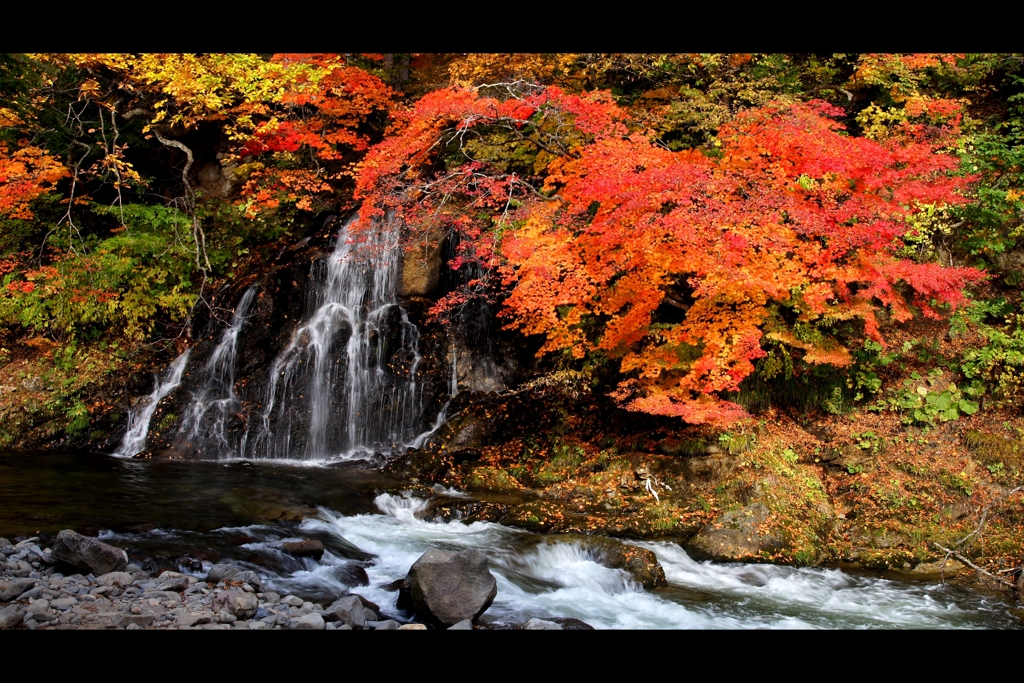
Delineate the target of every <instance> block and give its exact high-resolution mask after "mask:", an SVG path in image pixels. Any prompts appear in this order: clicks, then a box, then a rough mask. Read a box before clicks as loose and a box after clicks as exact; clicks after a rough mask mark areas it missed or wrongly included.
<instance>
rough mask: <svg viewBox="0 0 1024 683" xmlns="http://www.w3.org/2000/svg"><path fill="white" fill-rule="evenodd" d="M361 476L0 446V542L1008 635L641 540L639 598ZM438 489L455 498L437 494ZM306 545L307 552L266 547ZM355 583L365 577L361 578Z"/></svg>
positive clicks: (631, 622) (179, 564) (882, 582)
mask: <svg viewBox="0 0 1024 683" xmlns="http://www.w3.org/2000/svg"><path fill="white" fill-rule="evenodd" d="M385 489H388V490H392V491H395V490H401V482H400V481H398V480H395V479H393V478H391V477H389V476H388V475H385V474H382V473H380V472H378V471H375V470H368V469H355V468H352V467H351V466H339V465H333V466H330V465H327V466H325V465H322V464H320V465H305V466H303V465H300V464H296V463H286V462H266V461H263V462H260V461H257V462H255V463H253V462H248V461H231V462H214V461H211V462H187V463H182V462H169V461H143V460H131V459H124V458H115V457H110V456H107V455H100V454H91V453H69V452H64V453H52V452H48V453H24V452H18V453H13V452H0V500H2V501H3V505H2V506H0V537H6V538H9V539H11V540H14V539H15V538H16V537H20V536H27V535H30V534H31V535H37V534H38V533H46V534H50V535H55V534H56V533H57V532H58V531H59V530H61V529H65V528H72V529H75V530H77V531H79V532H82V533H87V534H98V535H99V536H100V537H101V538H102V539H103V540H105V541H106V542H108V543H112V544H114V545H118V546H120V547H124V548H126V549H127V550H128V552H129V556H130V557H131V559H132V561H135V562H138V563H140V564H142V565H143V566H144V568H146V569H147V570H149V571H154V570H159V569H161V568H167V569H175V570H178V571H184V572H187V573H192V574H195V575H203V573H204V572H205V571H206V570H208V569H209V567H210V566H212V564H213V563H214V562H217V561H219V560H224V559H228V560H232V561H234V562H236V563H238V564H241V565H243V566H246V567H248V568H251V569H254V570H256V571H257V572H259V573H260V575H261V576H263V577H265V582H266V584H267V585H268V586H269V587H270V588H272V589H273V590H276V591H279V592H280V593H281V594H282V595H284V594H286V593H293V594H295V595H298V596H299V597H302V598H304V599H308V600H312V601H320V602H323V603H324V604H327V602H329V601H330V600H332V599H334V598H336V597H338V596H340V595H343V594H345V593H347V592H348V591H350V590H351V591H353V592H358V593H359V594H361V595H363V596H364V597H366V598H368V599H370V600H372V601H374V602H376V603H377V604H378V605H380V606H381V608H382V611H383V612H385V613H391V614H395V615H400V613H399V612H398V611H397V609H396V607H395V600H396V598H397V595H398V594H397V592H395V591H393V590H389V589H388V586H389V584H391V583H393V582H394V581H396V580H397V579H401V578H403V577H404V576H405V574H406V572H408V569H409V567H410V566H411V565H412V563H413V562H414V561H415V560H416V559H417V558H418V557H419V556H420V555H421V554H422V553H423V552H424V551H426V550H428V549H430V548H441V549H451V550H462V549H466V548H475V549H478V550H480V551H482V552H484V553H485V554H486V555H487V556H488V558H489V561H490V566H491V571H492V572H493V573H494V574H495V576H496V578H497V581H498V595H497V598H496V600H495V601H494V604H493V605H492V606H491V607H490V609H488V610H487V612H485V613H484V615H483V617H482V618H481V622H482V623H484V624H490V625H492V626H494V627H510V626H514V625H515V624H518V623H522V622H525V621H526V620H528V619H529V618H531V617H542V618H543V617H573V618H576V619H581V620H583V621H585V622H586V623H588V624H590V625H592V626H594V627H595V628H620V629H680V628H771V629H775V628H929V629H944V628H1019V627H1021V625H1022V618H1024V611H1022V610H1021V609H1020V608H1019V607H1018V606H1016V605H1015V604H1014V603H1013V601H1012V600H1010V599H1008V598H1006V597H1004V596H1001V595H997V594H988V593H984V592H980V591H977V590H973V589H970V588H967V587H965V586H961V585H955V584H946V585H943V584H939V583H932V582H912V581H902V580H897V579H895V578H890V577H882V576H880V575H876V574H867V573H857V574H854V573H849V572H845V571H842V570H840V569H835V568H831V569H829V568H816V569H806V568H804V569H794V568H789V567H778V566H770V565H746V564H714V563H709V562H695V561H693V560H692V559H690V558H689V557H688V556H687V555H686V553H685V552H684V551H683V550H682V548H681V547H680V546H679V545H677V544H675V543H672V542H669V541H661V542H640V543H637V545H641V546H643V547H645V548H649V549H650V550H652V551H653V552H654V553H655V554H656V555H657V556H658V559H659V561H660V562H661V564H662V565H663V567H664V569H665V573H666V576H667V578H668V582H669V585H668V586H667V587H664V588H659V589H655V590H653V591H645V590H644V589H642V588H641V587H639V586H638V585H636V584H635V583H634V582H633V581H632V580H631V578H630V577H629V575H628V574H626V573H625V572H623V571H622V570H617V569H608V568H606V567H604V566H601V565H600V564H598V563H597V562H595V561H594V560H593V559H592V558H591V557H590V556H589V555H588V552H587V551H586V550H585V549H584V548H582V547H581V546H579V545H578V544H576V543H573V542H571V541H564V540H560V539H559V538H558V537H552V536H540V535H537V534H533V533H528V532H525V531H520V530H516V529H511V528H508V527H504V526H501V525H499V524H492V523H486V522H474V523H472V524H468V525H467V524H463V523H461V522H450V523H436V522H426V521H423V520H422V519H420V516H421V515H418V513H421V512H423V511H424V510H425V509H426V508H427V506H428V501H426V500H424V499H421V498H417V497H415V496H413V495H410V494H394V493H384V492H383V491H384V490H385ZM443 495H449V496H459V495H467V494H460V493H458V492H444V494H443ZM310 537H313V538H317V539H320V540H321V541H322V542H323V543H324V545H325V546H326V548H327V552H326V553H325V554H324V556H323V557H322V558H321V559H320V560H319V561H317V560H314V559H312V558H308V557H306V558H297V557H292V556H290V555H287V554H286V553H283V552H282V551H281V550H280V549H279V546H280V544H281V543H283V542H286V541H288V540H298V539H302V538H310ZM367 584H368V585H367Z"/></svg>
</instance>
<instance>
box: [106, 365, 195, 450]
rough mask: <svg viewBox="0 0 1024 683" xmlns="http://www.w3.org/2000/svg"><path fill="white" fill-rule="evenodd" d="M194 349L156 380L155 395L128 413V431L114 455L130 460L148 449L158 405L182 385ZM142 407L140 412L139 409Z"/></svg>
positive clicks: (137, 404)
mask: <svg viewBox="0 0 1024 683" xmlns="http://www.w3.org/2000/svg"><path fill="white" fill-rule="evenodd" d="M191 351H192V349H185V352H184V353H182V354H181V355H180V356H178V357H177V358H176V359H175V360H174V362H173V363H171V364H170V366H168V368H167V370H166V371H164V376H163V377H162V378H160V377H157V378H156V386H154V387H153V393H151V394H150V395H149V396H147V397H145V398H140V399H139V400H138V402H137V403H136V404H135V405H134V406H132V409H131V412H129V413H128V431H127V432H125V435H124V439H122V440H121V446H120V447H119V448H118V449H117V451H116V452H115V453H114V455H116V456H119V457H122V458H130V457H131V456H133V455H136V454H137V453H141V452H142V451H143V449H145V448H146V436H148V435H149V421H150V420H151V419H153V413H154V412H156V407H157V404H159V403H160V401H162V400H163V399H164V398H165V397H166V396H168V395H169V394H170V393H171V392H172V391H174V390H175V389H177V388H178V385H179V384H181V375H182V373H183V372H184V371H185V364H186V363H188V356H189V353H191ZM140 405H141V407H142V409H141V410H140V409H139V407H140Z"/></svg>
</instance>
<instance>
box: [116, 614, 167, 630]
mask: <svg viewBox="0 0 1024 683" xmlns="http://www.w3.org/2000/svg"><path fill="white" fill-rule="evenodd" d="M155 620H156V615H154V614H118V615H117V616H115V617H114V618H113V619H111V620H110V625H111V626H113V627H114V628H127V627H128V626H129V625H130V624H137V625H138V626H149V625H150V624H152V623H153V622H154V621H155Z"/></svg>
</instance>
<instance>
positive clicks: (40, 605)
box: [25, 600, 50, 614]
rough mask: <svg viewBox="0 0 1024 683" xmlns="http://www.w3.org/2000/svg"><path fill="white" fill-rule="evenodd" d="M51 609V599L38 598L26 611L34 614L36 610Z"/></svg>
mask: <svg viewBox="0 0 1024 683" xmlns="http://www.w3.org/2000/svg"><path fill="white" fill-rule="evenodd" d="M49 609H50V601H49V600H36V601H35V602H33V603H32V604H31V605H29V606H28V607H27V608H26V609H25V611H26V612H28V613H29V614H33V613H35V612H46V611H47V610H49Z"/></svg>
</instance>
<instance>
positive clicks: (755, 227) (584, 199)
mask: <svg viewBox="0 0 1024 683" xmlns="http://www.w3.org/2000/svg"><path fill="white" fill-rule="evenodd" d="M1014 59H1016V58H1007V57H1004V56H966V55H931V54H929V55H876V54H865V55H781V54H780V55H697V54H664V55H618V54H606V55H586V56H584V55H573V54H563V55H540V54H538V55H517V56H514V57H509V56H503V55H454V56H453V55H447V56H445V55H374V54H345V55H340V54H336V55H319V54H284V55H273V56H266V55H245V54H228V55H225V54H141V55H126V54H89V55H85V54H68V55H21V56H17V55H16V56H7V57H5V58H4V59H3V60H0V89H2V95H3V101H2V102H0V221H2V222H3V225H4V233H5V234H4V235H2V236H0V250H2V251H0V259H2V260H0V266H2V267H0V276H2V277H3V278H4V282H3V287H2V289H0V318H2V319H3V324H4V325H5V326H7V328H8V329H12V330H13V329H15V328H17V327H18V326H20V329H23V330H29V331H32V332H34V333H45V334H48V335H50V336H52V337H54V338H56V339H59V340H62V341H68V340H76V339H98V338H101V337H104V336H105V335H109V334H110V329H112V328H113V329H117V330H120V331H121V332H123V333H124V334H126V335H127V336H129V337H130V338H132V339H133V340H134V341H136V342H141V341H144V340H146V339H149V338H151V337H154V336H160V335H163V337H164V338H168V337H173V336H175V335H180V334H184V333H187V330H188V323H189V320H190V319H191V315H192V313H193V311H194V310H195V307H196V306H199V305H202V304H203V303H204V302H206V298H205V295H206V293H207V292H208V291H210V287H212V286H213V285H216V284H218V283H223V282H225V281H229V280H230V279H232V278H234V277H236V275H237V274H238V273H241V272H242V271H243V270H244V269H245V268H247V267H252V263H251V262H250V260H251V259H252V257H253V254H255V253H256V252H257V251H258V250H259V249H261V248H262V247H263V246H265V245H268V244H274V243H275V241H276V240H282V239H285V240H286V239H289V238H293V237H297V236H299V235H302V234H305V233H307V232H308V230H309V225H310V224H312V223H315V220H314V218H315V217H316V216H317V215H318V214H321V213H322V212H324V211H347V210H353V209H355V208H356V207H358V208H359V212H360V216H361V219H362V220H361V226H362V227H363V229H368V230H372V229H374V226H375V225H376V221H377V220H378V219H379V218H380V217H381V216H383V215H384V214H391V215H398V216H400V217H401V218H402V219H403V220H404V221H405V224H406V226H407V230H406V236H407V237H408V238H409V240H410V242H411V243H416V244H430V245H432V248H436V249H440V248H441V247H442V246H443V245H445V244H447V245H454V246H453V248H454V250H455V254H454V256H452V257H451V258H450V259H449V261H448V263H447V264H446V267H448V268H451V269H453V270H455V271H459V272H462V273H465V274H466V275H465V277H463V279H462V280H461V283H462V284H461V285H460V286H458V287H453V288H450V289H449V290H448V291H444V292H441V293H440V294H439V300H438V301H436V302H435V305H434V307H433V314H434V315H435V316H438V317H441V318H443V317H444V316H445V315H446V314H448V313H449V312H450V311H452V310H455V309H458V308H459V307H460V306H462V305H464V304H466V303H467V302H468V301H471V300H472V299H473V298H474V297H482V298H485V299H487V300H488V301H490V302H492V303H499V302H500V304H501V307H500V310H501V316H502V318H501V320H502V322H503V324H504V325H505V326H506V327H507V328H508V329H514V330H519V331H520V332H521V333H523V334H525V335H530V336H532V337H534V338H536V339H540V340H542V342H541V345H540V354H541V355H543V356H546V357H548V358H552V357H556V358H559V359H560V361H559V362H562V363H568V364H572V363H576V364H577V365H584V364H588V365H601V366H602V367H611V368H613V371H614V372H613V374H614V380H613V382H612V384H611V385H609V386H606V387H605V388H606V389H607V390H608V391H609V392H611V395H612V396H613V397H614V398H615V400H617V401H618V402H619V403H620V404H621V405H623V406H625V407H627V408H629V409H630V410H636V411H642V412H645V413H651V414H656V415H666V416H674V417H678V418H681V419H682V420H684V421H686V422H688V423H698V424H699V423H715V424H718V423H727V422H730V421H733V420H736V419H737V418H740V417H742V416H743V415H744V414H745V413H744V410H743V408H741V407H740V405H738V403H737V402H736V399H735V395H736V393H737V392H738V391H740V390H741V388H742V386H743V385H744V384H745V383H748V382H750V381H751V379H752V377H753V375H754V374H755V371H756V369H757V367H758V363H759V362H760V361H761V360H762V359H764V358H765V356H766V354H769V353H772V352H773V350H780V351H779V352H780V353H783V354H784V355H785V356H786V358H788V359H791V360H792V359H795V361H796V362H797V363H798V364H800V366H801V367H803V368H823V367H828V368H835V369H837V371H840V372H842V371H844V370H846V369H849V368H851V367H852V364H853V363H854V356H855V354H856V353H857V351H858V349H860V348H862V347H863V345H864V344H865V342H867V341H871V342H874V343H876V344H881V345H883V347H884V345H885V344H886V334H885V330H886V329H887V327H886V326H887V325H888V324H889V323H891V322H895V323H899V322H903V321H907V320H909V319H911V318H912V317H914V316H924V317H937V316H941V315H945V314H947V313H948V312H950V311H952V310H955V309H957V308H959V307H961V306H962V305H963V304H964V303H965V301H966V299H965V291H967V290H969V288H970V287H971V286H974V285H979V284H981V283H983V282H986V281H987V280H986V278H988V277H990V275H991V267H992V266H999V267H1002V266H1000V264H1002V263H1004V261H1005V259H1004V261H1000V259H1001V258H1003V257H1002V256H1001V255H1002V254H1003V253H1004V252H1006V251H1007V250H1009V249H1012V248H1013V246H1014V244H1015V242H1014V240H1015V239H1016V236H1018V234H1019V231H1017V232H1015V230H1017V227H1016V226H1017V224H1018V223H1019V221H1018V220H1017V217H1016V216H1017V214H1018V213H1019V212H1020V211H1021V210H1022V208H1024V204H1022V198H1024V191H1022V192H1018V191H1017V190H1018V189H1020V188H1019V187H1018V186H1020V185H1021V184H1022V183H1021V175H1022V174H1021V173H1019V169H1020V168H1021V167H1022V166H1021V163H1020V162H1021V158H1022V156H1024V155H1022V153H1021V152H1020V149H1021V148H1020V145H1019V144H1017V143H1016V142H1014V141H1015V140H1017V139H1018V137H1019V135H1018V133H1019V132H1020V130H1024V127H1022V126H1020V125H1019V121H1018V119H1015V118H1013V117H1012V116H1009V115H1008V114H1005V112H1008V111H1015V110H1013V109H1012V107H1008V105H1007V102H1011V103H1012V102H1014V101H1016V100H1014V98H1015V97H1018V96H1021V97H1024V95H1020V94H1019V93H1018V94H1011V95H1005V96H1004V95H1003V94H999V97H1004V100H1005V101H1000V103H999V107H1002V109H1000V111H1003V112H1004V114H1001V116H1003V119H1001V120H1000V122H999V123H996V124H992V125H991V126H990V127H989V128H987V129H985V130H989V131H992V132H991V133H984V131H982V132H979V131H981V130H982V128H981V126H982V123H981V120H980V119H979V118H977V117H976V116H974V117H972V115H971V110H970V107H971V104H972V103H971V101H970V100H969V99H968V98H967V97H966V96H965V93H975V96H977V97H981V96H982V94H984V93H987V92H988V93H997V92H998V93H1004V92H1017V90H1019V89H1020V88H1018V82H1019V81H1020V79H1019V78H1018V77H1017V76H1016V75H1015V74H1016V73H1017V70H1018V68H1019V64H1017V62H1015V61H1013V60H1014ZM1017 61H1020V60H1017ZM1014 79H1016V80H1014ZM1007 84H1009V85H1007ZM1000 88H1001V89H1002V90H1000ZM1015 88H1016V89H1017V90H1014V89H1015ZM993 97H995V96H993ZM993 101H995V100H994V99H993ZM990 105H991V102H990ZM1014 106H1015V105H1014ZM992 108H993V107H992V106H989V109H992ZM996 108H998V107H996ZM1014 121H1018V123H1017V124H1014V123H1013V122H1014ZM986 125H988V124H986ZM1014 126H1016V128H1015V127H1014ZM1014 131H1016V132H1014ZM1014 136H1018V137H1014ZM1014 169H1017V170H1014ZM1014 174H1016V175H1014ZM957 231H959V232H957ZM954 253H955V254H956V255H957V256H956V257H955V258H954V256H953V254H954ZM941 254H945V255H946V257H945V258H944V259H940V258H939V257H940V255H941ZM256 261H257V262H258V259H257V260H256ZM247 264H249V265H247ZM986 268H988V269H989V272H988V273H986V272H985V269H986ZM1011 271H1012V268H1011V267H1009V266H1007V272H1008V273H1009V272H1011ZM1012 272H1016V271H1012ZM1007 277H1010V276H1009V275H1008V276H1007ZM1007 281H1010V280H1007Z"/></svg>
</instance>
